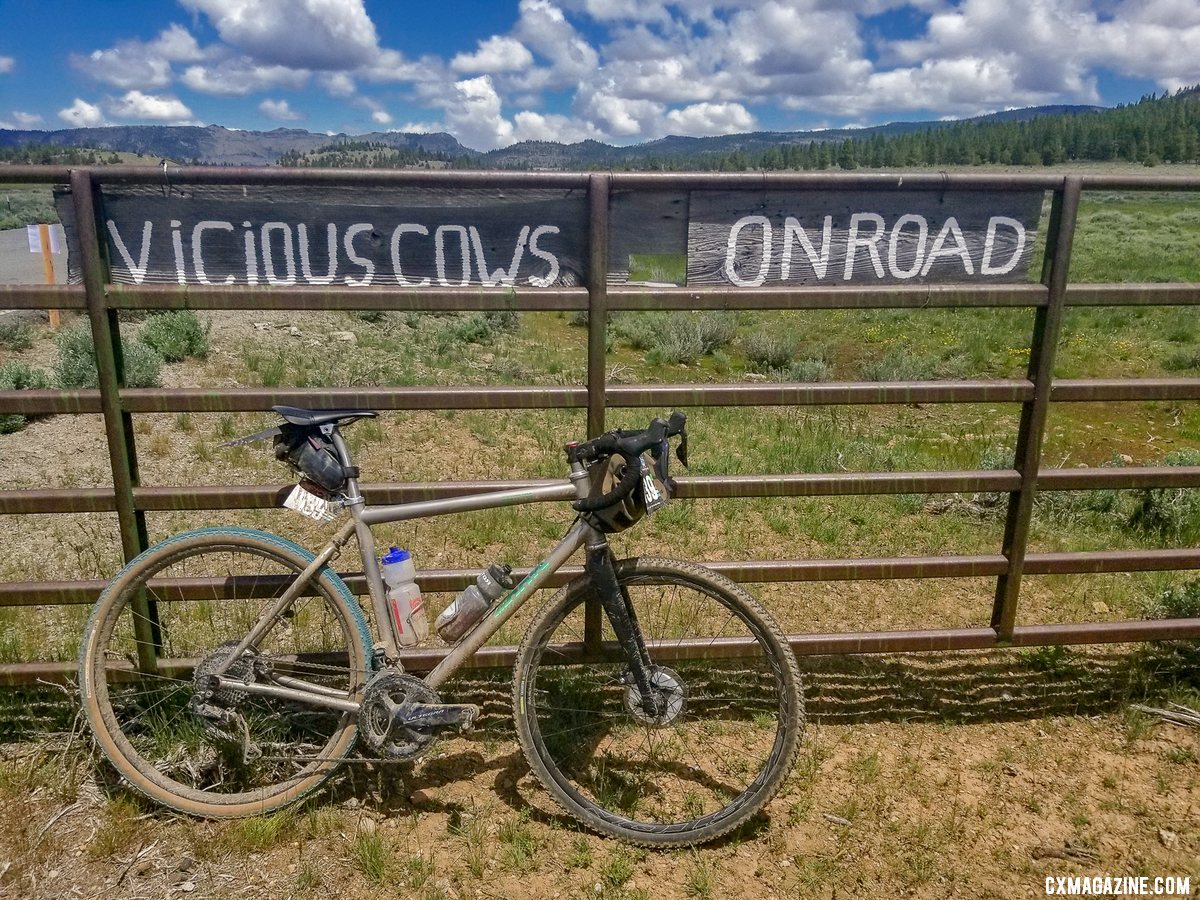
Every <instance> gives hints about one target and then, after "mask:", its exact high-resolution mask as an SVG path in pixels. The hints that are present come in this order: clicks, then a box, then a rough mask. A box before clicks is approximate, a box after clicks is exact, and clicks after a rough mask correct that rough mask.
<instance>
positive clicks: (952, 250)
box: [921, 216, 975, 278]
mask: <svg viewBox="0 0 1200 900" xmlns="http://www.w3.org/2000/svg"><path fill="white" fill-rule="evenodd" d="M947 236H949V237H953V238H954V246H953V247H947V246H946V238H947ZM943 256H957V257H958V258H959V259H961V260H962V264H963V269H964V271H966V273H967V274H968V275H974V274H975V264H974V263H972V262H971V251H970V250H968V249H967V240H966V238H964V237H963V233H962V229H961V228H959V227H958V220H957V219H956V218H954V216H950V217H949V218H948V219H946V224H945V225H943V226H942V230H941V231H939V232H938V236H937V237H936V238H934V239H933V247H931V248H930V250H929V255H928V256H927V257H925V265H923V266H922V267H921V277H922V278H924V277H925V276H926V275H928V274H929V270H930V269H931V268H933V264H934V263H935V262H936V261H937V260H938V259H939V258H940V257H943Z"/></svg>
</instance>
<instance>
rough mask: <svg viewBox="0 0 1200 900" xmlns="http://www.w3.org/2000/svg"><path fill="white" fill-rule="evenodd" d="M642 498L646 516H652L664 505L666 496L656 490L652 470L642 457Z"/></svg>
mask: <svg viewBox="0 0 1200 900" xmlns="http://www.w3.org/2000/svg"><path fill="white" fill-rule="evenodd" d="M642 498H643V499H644V500H645V502H646V515H653V514H654V513H656V512H658V511H659V510H660V509H662V507H663V506H665V505H666V502H667V495H666V494H665V493H664V492H663V491H660V490H659V489H658V483H657V482H656V481H655V480H654V470H653V469H651V468H650V465H649V464H648V463H647V462H646V458H645V457H642Z"/></svg>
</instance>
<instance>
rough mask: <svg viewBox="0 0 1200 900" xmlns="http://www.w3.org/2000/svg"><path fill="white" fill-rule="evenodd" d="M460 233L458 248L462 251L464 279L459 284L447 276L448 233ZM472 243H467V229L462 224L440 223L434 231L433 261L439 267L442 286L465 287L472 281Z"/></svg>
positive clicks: (438, 272) (438, 271) (438, 276)
mask: <svg viewBox="0 0 1200 900" xmlns="http://www.w3.org/2000/svg"><path fill="white" fill-rule="evenodd" d="M447 234H457V235H458V248H459V250H460V251H461V253H462V281H459V282H458V283H457V284H455V283H454V282H451V281H450V280H449V279H448V278H447V277H446V235H447ZM470 247H471V245H470V244H468V243H467V229H466V228H464V227H463V226H462V225H439V226H438V228H437V231H435V232H434V233H433V263H434V267H435V268H436V269H437V279H438V283H439V284H440V285H442V287H464V286H465V285H468V284H470V283H471V249H470Z"/></svg>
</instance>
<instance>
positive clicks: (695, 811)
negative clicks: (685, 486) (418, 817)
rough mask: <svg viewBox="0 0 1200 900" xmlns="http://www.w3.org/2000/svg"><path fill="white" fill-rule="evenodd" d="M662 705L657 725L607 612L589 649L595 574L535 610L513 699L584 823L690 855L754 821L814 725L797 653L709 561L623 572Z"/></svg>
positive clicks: (652, 563)
mask: <svg viewBox="0 0 1200 900" xmlns="http://www.w3.org/2000/svg"><path fill="white" fill-rule="evenodd" d="M616 572H617V580H618V582H619V583H620V585H621V589H622V591H623V592H624V593H625V595H626V597H627V598H628V600H629V602H630V605H631V607H632V609H633V611H634V614H635V615H636V618H637V620H638V622H639V624H640V627H641V631H642V634H643V637H644V639H645V642H646V647H647V650H648V651H649V655H650V659H651V661H652V663H653V666H652V669H651V672H652V681H653V683H654V684H655V686H656V688H657V689H658V690H659V691H660V692H661V696H662V697H663V698H664V699H665V701H666V702H665V710H664V711H663V712H661V713H660V714H659V715H658V716H657V717H656V718H651V717H649V716H648V715H647V714H646V712H645V709H644V706H643V704H642V703H641V700H640V694H639V693H638V689H637V687H636V685H635V684H634V683H633V680H632V678H631V672H630V668H629V665H628V663H627V662H626V656H625V653H624V652H623V650H622V649H621V648H620V646H619V645H618V644H617V641H616V637H615V635H614V634H613V632H612V629H611V625H610V624H609V623H608V621H607V617H603V618H602V621H601V631H600V632H599V638H600V640H599V642H598V643H596V642H594V641H593V642H592V643H590V644H589V643H587V642H585V635H584V622H585V619H586V617H587V612H586V610H587V606H588V601H589V600H597V601H598V598H597V595H596V592H595V589H594V587H593V585H592V583H591V580H590V579H589V578H588V577H587V576H584V577H582V578H578V579H576V580H575V581H573V582H571V584H569V585H567V587H565V588H564V589H563V590H562V591H560V592H559V593H558V594H557V595H556V596H555V597H554V598H553V599H551V600H550V601H549V602H548V603H547V604H546V606H545V607H544V608H543V609H542V610H541V612H539V613H538V615H537V617H536V618H535V621H534V623H533V625H532V626H531V627H530V629H529V632H528V633H527V634H526V636H525V640H524V642H523V643H522V645H521V649H520V651H519V653H518V656H517V663H516V671H515V677H514V686H513V700H514V707H515V710H514V711H515V717H516V724H517V733H518V735H519V736H520V740H521V746H522V748H523V749H524V751H525V755H526V757H527V758H528V760H529V764H530V767H531V768H532V770H533V772H534V773H535V774H536V775H537V776H538V778H539V779H540V780H541V781H542V783H543V784H544V785H545V786H546V788H547V790H548V791H549V792H550V793H551V795H552V796H553V797H554V798H555V799H556V800H557V801H558V802H559V804H561V805H562V806H563V807H564V808H565V809H566V810H567V811H568V812H570V813H571V814H572V815H573V816H575V817H576V818H577V819H579V820H580V821H581V822H583V823H584V824H585V825H587V826H589V827H591V828H593V829H595V830H597V831H600V832H603V833H606V834H610V835H612V836H614V837H617V838H620V839H622V840H625V841H628V842H631V843H635V844H641V845H645V846H652V847H668V846H675V847H679V846H689V845H692V844H698V843H702V842H705V841H709V840H712V839H714V838H716V837H718V836H720V835H722V834H725V833H727V832H729V831H731V830H732V829H734V828H736V827H737V826H739V825H741V824H742V823H744V822H745V821H746V820H747V819H749V818H750V817H751V816H753V815H754V814H755V813H757V812H758V811H759V810H760V809H762V807H763V806H764V805H765V804H766V803H767V802H768V801H769V800H770V799H771V798H772V797H773V796H774V795H775V793H776V792H777V791H778V790H779V787H780V786H781V785H782V783H783V780H784V779H785V778H786V777H787V774H788V772H789V771H790V769H791V765H792V762H793V760H794V759H795V755H796V752H797V749H798V747H799V743H800V739H801V736H802V733H803V728H804V701H803V694H802V691H801V686H800V675H799V671H798V668H797V665H796V658H795V656H794V654H793V653H792V651H791V648H790V647H789V646H788V644H787V641H786V639H785V638H784V636H783V634H782V633H781V631H780V629H779V626H778V625H776V624H775V622H774V621H773V620H772V619H771V617H770V616H769V615H768V614H767V612H766V611H765V610H764V609H763V608H762V606H760V605H759V603H758V601H756V600H755V599H754V598H753V597H752V596H751V595H750V594H749V593H748V592H747V591H746V590H745V589H744V588H742V587H740V586H739V585H737V584H735V583H734V582H732V581H730V580H729V579H727V578H724V577H723V576H721V575H718V574H717V573H715V572H712V571H711V570H709V569H705V568H703V567H702V566H698V565H694V564H691V563H686V562H679V561H676V560H667V559H653V558H640V559H628V560H622V561H620V562H618V563H617V564H616Z"/></svg>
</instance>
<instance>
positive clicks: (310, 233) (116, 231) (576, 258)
mask: <svg viewBox="0 0 1200 900" xmlns="http://www.w3.org/2000/svg"><path fill="white" fill-rule="evenodd" d="M1043 197H1044V194H1043V192H1042V191H1023V192H1011V191H983V190H979V191H958V190H955V191H946V192H938V191H916V190H886V191H836V190H808V191H801V190H725V191H713V190H695V191H690V192H688V191H677V190H660V191H645V192H635V191H617V192H615V193H614V194H613V197H612V200H611V204H612V205H611V209H610V232H609V240H610V252H609V260H610V263H609V273H608V276H609V280H610V281H614V282H622V281H626V280H629V278H630V277H631V272H632V271H633V270H634V269H635V266H634V265H633V263H632V262H631V260H632V258H633V257H635V256H637V255H639V254H640V255H648V256H650V257H658V258H662V259H667V260H678V263H677V264H676V265H674V266H673V267H674V268H675V269H677V271H678V272H679V275H678V276H672V278H676V279H677V280H679V281H682V280H683V272H684V268H685V266H684V263H685V262H686V283H687V284H688V285H697V286H700V285H724V286H734V287H747V288H749V287H760V286H763V285H780V286H786V285H805V284H825V285H837V284H881V283H882V284H902V283H937V282H942V283H944V282H981V281H982V282H1020V281H1026V280H1028V273H1029V266H1030V261H1031V259H1032V255H1033V248H1034V243H1035V239H1036V236H1037V228H1038V222H1039V218H1040V216H1041V210H1042V203H1043ZM58 208H59V213H60V215H61V217H62V220H63V225H64V228H65V230H66V234H67V240H68V245H69V246H70V248H71V250H72V252H71V256H70V270H71V275H72V277H73V279H74V280H77V278H78V270H77V269H78V259H79V254H78V252H77V248H78V241H77V237H76V233H75V228H74V222H73V220H72V213H73V207H72V205H71V203H70V197H69V194H65V193H64V194H60V196H59V197H58ZM100 215H101V229H102V235H103V239H104V240H105V241H106V242H107V244H108V247H107V250H108V258H109V261H110V265H111V270H112V280H113V281H114V282H117V283H120V284H211V285H323V286H328V287H336V288H355V287H366V286H371V285H374V286H382V287H411V288H414V289H420V288H423V287H458V286H468V285H486V286H497V285H503V286H513V287H515V286H532V287H548V286H551V285H562V286H571V285H582V284H584V283H586V281H587V271H586V265H587V259H588V252H587V245H588V237H587V221H588V216H587V198H586V195H585V193H584V192H583V191H579V190H572V191H563V190H548V189H540V190H501V189H457V190H454V189H446V188H395V189H363V188H349V187H345V188H342V187H321V188H316V187H314V188H305V187H291V186H284V187H276V186H256V187H250V186H246V187H240V186H220V185H199V186H194V187H193V186H186V185H185V186H181V185H170V184H164V185H161V186H155V185H134V186H106V187H105V188H104V190H103V192H102V196H101V199H100Z"/></svg>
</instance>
